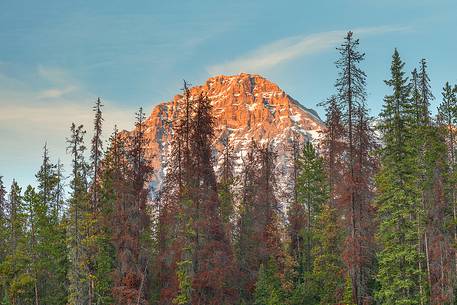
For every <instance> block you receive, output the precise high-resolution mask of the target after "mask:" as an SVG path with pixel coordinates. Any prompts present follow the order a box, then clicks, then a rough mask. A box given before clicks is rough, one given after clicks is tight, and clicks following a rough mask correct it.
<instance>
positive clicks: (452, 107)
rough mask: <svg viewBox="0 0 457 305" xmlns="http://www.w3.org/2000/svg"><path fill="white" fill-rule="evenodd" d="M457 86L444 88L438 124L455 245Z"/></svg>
mask: <svg viewBox="0 0 457 305" xmlns="http://www.w3.org/2000/svg"><path fill="white" fill-rule="evenodd" d="M456 93H457V87H455V88H454V89H453V88H452V86H451V85H450V84H449V83H448V82H446V84H445V85H444V88H443V92H442V96H443V100H442V102H441V104H440V106H439V107H438V124H439V125H440V126H441V129H442V133H443V135H444V140H445V142H446V144H447V151H448V154H447V159H448V160H449V174H448V177H449V200H450V206H451V208H452V215H453V223H454V225H453V229H452V231H453V238H454V247H455V245H457V193H456V191H455V188H456V185H457V167H456V166H457V163H456V148H457V147H456V131H457V130H456V126H457V96H456ZM454 272H456V274H457V251H455V250H454Z"/></svg>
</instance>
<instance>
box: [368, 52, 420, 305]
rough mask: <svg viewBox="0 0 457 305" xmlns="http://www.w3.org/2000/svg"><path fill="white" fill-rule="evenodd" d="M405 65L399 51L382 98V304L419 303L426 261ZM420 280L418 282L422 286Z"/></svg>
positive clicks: (378, 294)
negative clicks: (420, 263)
mask: <svg viewBox="0 0 457 305" xmlns="http://www.w3.org/2000/svg"><path fill="white" fill-rule="evenodd" d="M403 68H404V63H403V62H402V61H401V59H400V55H399V53H398V51H397V50H395V52H394V54H393V56H392V66H391V79H389V80H387V81H386V84H387V85H388V86H389V87H390V88H392V94H391V95H387V96H386V97H385V98H384V108H383V111H382V113H381V123H380V126H379V127H380V131H381V134H382V140H383V143H384V147H383V148H382V150H381V168H380V172H379V174H378V176H377V181H376V182H377V188H378V197H377V204H378V218H379V221H380V224H379V230H378V233H377V234H378V239H379V241H380V244H381V246H382V249H381V251H380V252H379V253H378V260H379V271H378V275H377V280H378V282H379V285H380V288H379V290H378V291H377V292H376V297H377V299H378V301H379V302H381V303H383V304H421V300H422V299H423V297H424V296H423V294H421V293H423V291H422V292H421V291H420V290H419V287H420V286H421V283H420V281H423V277H422V271H421V270H420V269H419V268H418V264H417V262H418V261H419V260H421V259H422V254H421V251H420V248H419V246H418V245H419V242H420V236H421V234H420V232H419V234H418V230H420V226H419V225H418V224H419V221H420V219H421V218H422V217H423V216H422V215H423V213H424V211H423V210H422V207H421V204H420V202H419V201H420V200H419V198H420V193H419V190H418V189H417V185H418V184H417V179H418V170H417V167H416V166H417V152H416V149H415V145H414V140H415V139H414V128H415V125H414V120H415V117H414V111H413V106H412V104H411V100H410V86H409V84H408V79H407V78H405V76H404V74H405V73H404V71H403ZM418 284H419V285H418Z"/></svg>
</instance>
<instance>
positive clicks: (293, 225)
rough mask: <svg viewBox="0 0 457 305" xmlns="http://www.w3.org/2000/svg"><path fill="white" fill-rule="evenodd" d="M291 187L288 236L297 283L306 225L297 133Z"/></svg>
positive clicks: (292, 153)
mask: <svg viewBox="0 0 457 305" xmlns="http://www.w3.org/2000/svg"><path fill="white" fill-rule="evenodd" d="M291 142H292V143H291V146H292V147H291V155H292V156H291V162H292V172H291V177H290V180H291V183H290V184H291V187H290V193H289V194H290V195H289V196H290V198H291V202H290V203H289V208H288V211H287V220H288V228H287V229H288V235H289V236H288V237H289V240H290V241H289V242H290V244H289V254H290V256H291V257H292V259H293V263H294V269H295V270H294V271H295V272H294V273H293V274H292V275H291V278H292V281H293V282H294V283H295V284H297V283H298V282H300V281H301V277H302V275H303V271H304V270H303V257H302V256H303V245H304V234H303V233H304V232H303V229H304V228H305V226H306V213H305V207H304V205H303V204H302V203H301V202H300V201H299V198H298V197H299V196H298V193H299V186H300V183H299V181H298V178H299V174H300V162H299V158H300V153H301V148H300V142H299V140H298V137H297V135H296V134H294V136H293V138H292V141H291Z"/></svg>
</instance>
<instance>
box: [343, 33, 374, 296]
mask: <svg viewBox="0 0 457 305" xmlns="http://www.w3.org/2000/svg"><path fill="white" fill-rule="evenodd" d="M358 47H359V40H358V39H354V37H353V33H352V32H348V33H347V35H346V37H345V41H344V43H343V44H342V45H341V46H340V47H338V48H337V50H338V51H339V53H340V58H339V59H338V60H337V61H336V67H337V68H338V69H339V72H338V79H337V81H336V84H335V87H336V89H337V93H338V95H337V98H338V103H339V107H341V113H342V115H343V116H342V118H343V124H344V128H345V131H344V138H345V141H346V143H347V148H346V153H347V155H346V158H345V162H344V163H345V168H344V170H343V179H344V181H345V184H346V189H342V190H341V191H342V194H340V195H341V196H342V198H344V203H345V206H346V207H345V209H346V211H347V212H346V219H347V220H348V229H349V232H348V238H347V240H346V249H345V252H346V253H350V254H346V255H345V257H346V264H347V266H348V268H349V274H350V276H351V282H352V291H353V294H354V295H353V299H354V302H355V303H356V304H359V305H360V304H363V303H364V302H365V300H366V299H368V298H370V292H369V289H368V281H369V279H370V268H371V256H372V255H371V253H369V252H368V253H367V252H366V250H368V249H367V248H366V247H363V246H361V245H359V244H358V241H359V240H360V238H362V236H367V237H368V238H369V239H372V238H373V237H372V235H371V236H370V234H371V231H370V230H366V227H367V223H366V222H367V221H368V219H367V218H366V217H364V215H365V214H367V210H369V209H370V207H369V204H370V203H369V202H367V201H366V200H363V198H364V196H366V193H368V192H369V189H368V187H369V186H368V185H363V186H362V185H357V184H359V182H360V180H361V179H362V178H361V175H362V171H364V170H365V168H362V167H361V166H362V164H360V163H358V162H357V161H358V160H357V158H358V157H357V153H358V152H357V140H358V139H357V138H360V135H357V134H356V133H357V131H359V132H360V131H361V132H364V130H357V124H358V123H357V111H358V110H359V109H361V108H363V107H364V103H365V100H366V74H365V72H364V71H363V70H362V69H361V68H360V64H361V63H362V62H363V60H364V59H365V54H364V53H360V52H359V51H358ZM364 136H370V135H369V134H367V133H366V134H365V135H364ZM369 141H372V140H371V139H369Z"/></svg>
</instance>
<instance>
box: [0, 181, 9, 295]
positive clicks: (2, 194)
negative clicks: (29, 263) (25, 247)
mask: <svg viewBox="0 0 457 305" xmlns="http://www.w3.org/2000/svg"><path fill="white" fill-rule="evenodd" d="M6 195H7V193H6V189H5V186H4V185H3V176H0V265H1V264H2V262H3V261H4V260H5V259H6V256H7V255H8V209H7V208H8V206H7V202H6ZM6 288H7V287H6V286H5V283H4V281H3V279H1V278H0V300H3V299H4V298H6V297H7V293H6Z"/></svg>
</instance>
